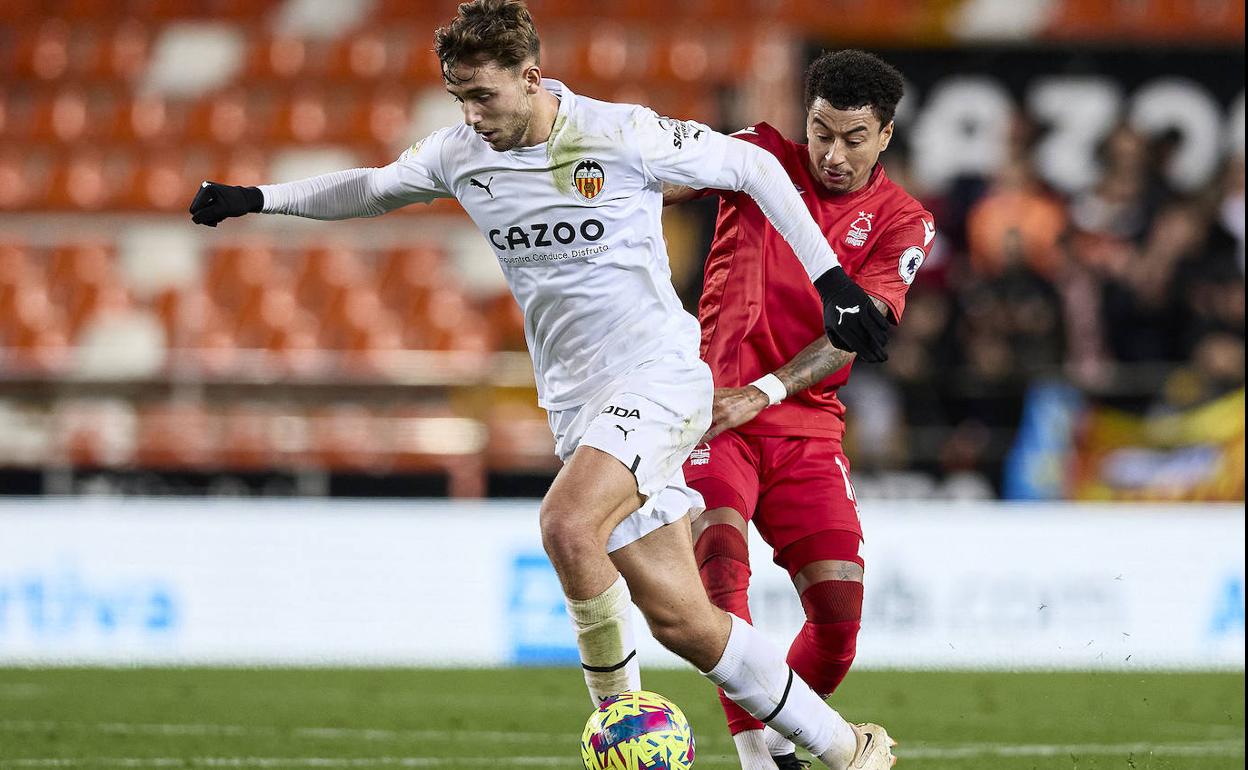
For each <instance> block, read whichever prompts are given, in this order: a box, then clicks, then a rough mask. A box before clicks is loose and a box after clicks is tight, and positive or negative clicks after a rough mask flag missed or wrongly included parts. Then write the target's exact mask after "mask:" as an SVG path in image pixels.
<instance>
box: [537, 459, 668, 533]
mask: <svg viewBox="0 0 1248 770" xmlns="http://www.w3.org/2000/svg"><path fill="white" fill-rule="evenodd" d="M644 503H645V498H644V497H643V496H642V495H641V493H640V492H639V491H638V489H637V479H636V477H635V476H634V475H633V472H632V471H630V470H629V469H628V468H627V467H625V466H624V464H623V463H622V462H621V461H620V460H619V458H617V457H615V456H614V455H611V454H608V453H606V452H604V451H602V450H601V449H598V448H596V447H592V446H588V445H585V444H582V445H581V446H578V447H577V448H576V450H575V451H573V453H572V456H571V457H570V458H568V461H567V462H566V463H564V466H563V468H562V469H560V471H559V473H558V475H556V476H555V480H554V482H553V483H552V484H551V485H550V490H549V491H548V492H547V493H546V496H545V497H544V498H543V499H542V509H541V518H542V527H543V530H549V529H550V528H552V527H559V526H566V525H575V526H583V527H588V528H590V529H591V530H592V531H593V532H594V533H595V535H597V536H599V537H600V538H601V539H603V540H605V539H606V538H607V536H608V535H609V534H610V532H611V530H613V529H614V528H615V527H616V525H618V524H619V523H620V522H621V521H623V520H624V519H625V518H626V517H627V516H628V515H629V514H630V513H632V512H633V511H636V510H637V509H638V508H641V507H642V505H643V504H644Z"/></svg>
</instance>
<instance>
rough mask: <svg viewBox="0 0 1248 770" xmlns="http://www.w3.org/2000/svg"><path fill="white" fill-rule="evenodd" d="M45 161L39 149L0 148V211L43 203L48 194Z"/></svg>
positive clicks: (17, 209) (41, 204)
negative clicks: (21, 150)
mask: <svg viewBox="0 0 1248 770" xmlns="http://www.w3.org/2000/svg"><path fill="white" fill-rule="evenodd" d="M49 164H50V161H49V160H48V157H47V156H46V155H45V154H43V153H39V152H18V151H16V150H15V149H14V150H3V151H0V211H22V210H25V209H29V208H35V207H36V206H43V205H44V203H45V200H46V198H47V195H48V184H49V181H50V180H49V176H50V174H49V172H48V166H49Z"/></svg>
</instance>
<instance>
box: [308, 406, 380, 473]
mask: <svg viewBox="0 0 1248 770" xmlns="http://www.w3.org/2000/svg"><path fill="white" fill-rule="evenodd" d="M309 422H310V424H311V431H310V433H311V447H310V449H311V452H310V455H311V459H312V460H313V461H314V462H315V463H316V464H317V465H319V466H321V467H323V468H340V469H347V470H383V469H384V468H385V466H386V465H388V462H387V459H388V458H387V456H388V454H389V453H390V436H389V430H388V424H387V421H385V420H380V419H378V418H377V417H376V416H375V415H373V414H372V413H371V412H370V411H369V410H368V409H366V408H365V407H363V406H360V405H358V404H335V405H333V406H329V407H324V408H321V409H317V410H314V411H313V412H312V413H311V414H310V415H309Z"/></svg>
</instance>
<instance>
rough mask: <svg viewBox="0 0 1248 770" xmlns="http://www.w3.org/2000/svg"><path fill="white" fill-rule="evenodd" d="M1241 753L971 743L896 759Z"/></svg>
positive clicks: (1233, 748) (1213, 746)
mask: <svg viewBox="0 0 1248 770" xmlns="http://www.w3.org/2000/svg"><path fill="white" fill-rule="evenodd" d="M1243 753H1244V742H1243V741H1242V740H1239V741H1200V742H1195V743H1087V744H1070V745H1060V744H1023V745H1016V746H1011V745H1004V744H991V743H971V744H966V745H963V746H915V747H914V748H910V749H907V748H906V747H904V746H900V747H898V748H897V756H898V758H900V759H963V758H969V757H1059V756H1067V755H1070V754H1073V755H1075V756H1079V755H1086V754H1094V755H1100V756H1104V755H1118V754H1160V755H1166V756H1236V755H1242V754H1243Z"/></svg>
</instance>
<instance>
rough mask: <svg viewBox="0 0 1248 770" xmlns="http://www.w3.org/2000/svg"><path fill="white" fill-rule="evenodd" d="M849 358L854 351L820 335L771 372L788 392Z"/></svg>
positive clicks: (812, 381) (804, 386)
mask: <svg viewBox="0 0 1248 770" xmlns="http://www.w3.org/2000/svg"><path fill="white" fill-rule="evenodd" d="M871 301H872V302H874V303H875V306H876V308H878V309H879V311H880V312H881V313H883V314H885V315H888V313H889V311H888V306H887V305H885V304H884V303H883V302H881V301H880V300H878V299H876V298H875V297H872V298H871ZM852 360H854V354H853V353H850V352H849V351H847V350H841V349H840V348H837V347H834V346H833V345H832V341H831V340H829V339H828V338H827V336H820V337H819V339H817V340H815V341H814V342H812V343H810V344H809V345H807V346H806V347H805V348H803V349H802V352H800V353H798V354H797V355H796V356H794V357H793V359H792V360H791V361H789V362H788V363H787V364H785V365H784V366H782V367H780V368H779V369H777V370H776V371H775V372H773V374H775V375H776V377H779V378H780V381H781V382H783V383H784V388H785V390H786V391H788V393H789V395H790V396H791V395H793V394H794V393H800V392H802V391H803V390H806V389H807V388H809V387H810V386H811V385H814V384H815V383H817V382H821V381H822V380H823V379H825V378H826V377H827V376H828V375H830V374H832V373H833V372H835V371H838V370H840V369H842V368H844V366H845V365H846V364H848V363H849V362H850V361H852Z"/></svg>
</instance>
